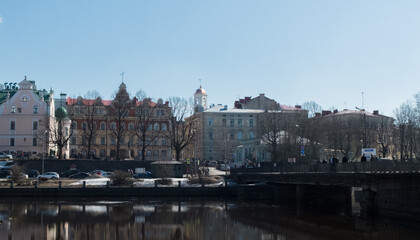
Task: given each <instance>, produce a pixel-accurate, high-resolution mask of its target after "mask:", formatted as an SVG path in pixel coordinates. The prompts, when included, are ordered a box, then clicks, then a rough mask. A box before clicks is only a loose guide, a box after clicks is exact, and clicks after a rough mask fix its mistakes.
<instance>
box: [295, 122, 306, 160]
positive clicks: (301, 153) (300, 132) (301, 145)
mask: <svg viewBox="0 0 420 240" xmlns="http://www.w3.org/2000/svg"><path fill="white" fill-rule="evenodd" d="M296 127H297V128H299V135H300V156H301V160H302V162H303V157H304V156H305V147H304V146H303V136H302V128H301V127H300V126H299V125H298V124H296Z"/></svg>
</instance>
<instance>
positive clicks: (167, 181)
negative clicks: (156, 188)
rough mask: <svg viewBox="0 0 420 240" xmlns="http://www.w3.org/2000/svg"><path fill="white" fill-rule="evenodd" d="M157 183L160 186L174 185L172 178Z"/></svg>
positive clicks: (159, 180)
mask: <svg viewBox="0 0 420 240" xmlns="http://www.w3.org/2000/svg"><path fill="white" fill-rule="evenodd" d="M156 182H157V183H158V184H160V185H172V179H171V178H162V179H158V180H156Z"/></svg>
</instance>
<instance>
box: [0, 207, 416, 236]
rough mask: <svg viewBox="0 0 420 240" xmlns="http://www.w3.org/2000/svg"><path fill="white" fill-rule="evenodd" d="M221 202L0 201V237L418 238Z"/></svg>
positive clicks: (331, 218)
mask: <svg viewBox="0 0 420 240" xmlns="http://www.w3.org/2000/svg"><path fill="white" fill-rule="evenodd" d="M328 212H329V213H328V214H326V213H320V212H319V211H318V213H317V211H313V212H302V211H297V210H296V207H295V206H287V205H273V204H266V203H256V202H238V201H223V200H144V199H127V200H123V201H115V200H101V201H97V200H92V199H75V200H65V201H64V200H51V199H41V200H39V199H38V200H28V199H13V200H11V199H9V200H4V199H3V200H1V199H0V221H1V222H0V239H8V240H21V239H29V240H37V239H42V240H44V239H47V240H49V239H63V240H67V239H83V240H90V239H98V240H108V239H109V240H111V239H115V240H123V239H147V240H157V239H159V240H160V239H170V240H181V239H207V240H222V239H232V240H233V239H235V240H246V239H250V240H259V239H261V240H271V239H277V240H280V239H281V240H291V239H299V240H306V239H308V240H309V239H311V240H312V239H340V240H346V239H398V240H402V239H404V240H405V239H419V236H420V232H419V230H416V227H415V226H416V225H415V224H414V225H413V224H407V223H397V222H396V221H393V220H387V221H381V220H376V221H374V220H365V219H360V218H357V217H349V216H345V215H344V214H342V213H340V211H328Z"/></svg>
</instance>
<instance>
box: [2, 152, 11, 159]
mask: <svg viewBox="0 0 420 240" xmlns="http://www.w3.org/2000/svg"><path fill="white" fill-rule="evenodd" d="M0 158H7V159H13V156H12V154H7V153H4V152H0Z"/></svg>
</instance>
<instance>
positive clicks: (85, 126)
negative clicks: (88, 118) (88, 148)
mask: <svg viewBox="0 0 420 240" xmlns="http://www.w3.org/2000/svg"><path fill="white" fill-rule="evenodd" d="M82 129H83V131H86V129H87V122H83V123H82Z"/></svg>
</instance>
